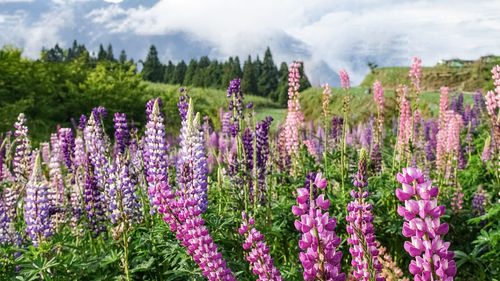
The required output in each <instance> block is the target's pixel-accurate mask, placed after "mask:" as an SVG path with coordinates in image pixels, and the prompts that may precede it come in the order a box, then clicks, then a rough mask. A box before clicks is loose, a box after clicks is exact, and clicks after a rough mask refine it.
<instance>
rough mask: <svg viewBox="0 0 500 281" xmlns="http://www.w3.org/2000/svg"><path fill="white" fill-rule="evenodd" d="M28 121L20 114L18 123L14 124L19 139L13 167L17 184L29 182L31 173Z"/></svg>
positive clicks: (16, 142)
mask: <svg viewBox="0 0 500 281" xmlns="http://www.w3.org/2000/svg"><path fill="white" fill-rule="evenodd" d="M26 121H27V120H26V118H25V117H24V113H20V114H19V116H18V117H17V122H16V123H14V127H15V128H16V131H15V132H14V136H16V137H17V138H16V140H15V144H17V146H16V152H15V153H14V158H13V160H12V166H13V171H14V176H15V178H16V181H17V182H19V181H25V180H27V179H28V177H29V171H30V162H31V161H30V159H31V145H30V141H29V139H28V127H27V126H26Z"/></svg>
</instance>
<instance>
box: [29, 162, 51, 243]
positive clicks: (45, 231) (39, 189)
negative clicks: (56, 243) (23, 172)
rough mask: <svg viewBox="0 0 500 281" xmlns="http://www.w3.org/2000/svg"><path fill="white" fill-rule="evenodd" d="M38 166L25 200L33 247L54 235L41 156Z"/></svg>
mask: <svg viewBox="0 0 500 281" xmlns="http://www.w3.org/2000/svg"><path fill="white" fill-rule="evenodd" d="M36 159H37V160H36V164H35V168H34V170H33V173H32V174H31V177H30V180H29V181H28V183H27V184H26V198H24V220H25V221H26V232H27V233H28V235H29V237H30V238H31V240H32V241H33V246H35V247H38V243H39V242H41V241H43V240H45V239H46V238H47V237H50V236H51V235H52V232H51V227H50V216H49V209H50V208H51V204H50V199H49V193H48V191H47V186H46V185H45V183H44V182H43V179H42V171H41V169H42V168H41V164H40V156H39V155H37V157H36Z"/></svg>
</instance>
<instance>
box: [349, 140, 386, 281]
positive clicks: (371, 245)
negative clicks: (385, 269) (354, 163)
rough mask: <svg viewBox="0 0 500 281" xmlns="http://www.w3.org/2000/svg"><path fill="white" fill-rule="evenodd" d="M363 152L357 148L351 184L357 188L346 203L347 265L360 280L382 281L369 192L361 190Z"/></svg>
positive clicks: (363, 170) (364, 157)
mask: <svg viewBox="0 0 500 281" xmlns="http://www.w3.org/2000/svg"><path fill="white" fill-rule="evenodd" d="M366 169H367V155H366V151H365V150H364V149H362V150H361V153H360V158H359V163H358V172H357V173H356V175H355V176H354V186H355V187H356V188H357V189H353V190H352V191H351V196H352V198H353V201H351V202H350V203H349V204H348V205H347V210H348V211H349V214H348V215H347V216H346V220H347V221H348V222H349V224H348V225H347V233H349V234H350V236H349V237H348V238H347V242H348V243H349V244H351V245H352V247H351V248H350V249H349V252H350V253H351V255H352V261H351V264H352V266H353V267H354V273H353V274H354V277H355V278H357V279H359V280H361V279H363V280H377V281H383V280H385V278H384V277H382V276H381V275H380V272H381V270H382V265H381V264H380V263H379V261H378V259H377V256H378V250H377V245H376V242H375V240H376V237H375V234H374V232H375V229H374V227H373V225H372V221H373V215H372V213H371V209H372V205H371V204H368V203H367V202H366V198H367V197H368V195H369V194H370V193H369V191H368V190H366V189H364V188H365V187H367V186H368V181H367V176H366V172H367V171H366Z"/></svg>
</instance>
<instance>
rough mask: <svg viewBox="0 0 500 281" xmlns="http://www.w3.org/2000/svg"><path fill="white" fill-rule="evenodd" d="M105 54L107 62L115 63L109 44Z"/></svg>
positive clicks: (111, 47)
mask: <svg viewBox="0 0 500 281" xmlns="http://www.w3.org/2000/svg"><path fill="white" fill-rule="evenodd" d="M106 53H107V58H108V60H109V61H115V56H114V55H113V46H111V43H109V45H108V51H107V52H106Z"/></svg>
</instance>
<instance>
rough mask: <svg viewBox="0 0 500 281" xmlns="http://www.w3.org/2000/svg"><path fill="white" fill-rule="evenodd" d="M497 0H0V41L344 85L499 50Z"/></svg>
mask: <svg viewBox="0 0 500 281" xmlns="http://www.w3.org/2000/svg"><path fill="white" fill-rule="evenodd" d="M499 15H500V1H491V0H490V1H481V0H475V1H469V0H449V1H448V0H446V1H404V0H386V1H369V0H364V1H353V0H340V1H337V0H335V1H334V0H309V1H304V0H252V1H246V0H225V1H224V0H160V1H154V0H142V1H141V0H129V1H128V0H122V1H120V0H106V1H104V0H52V1H50V0H46V1H40V0H39V1H37V0H0V45H5V44H12V45H15V46H18V47H22V48H23V49H24V54H25V55H26V56H28V57H31V58H37V57H38V56H39V54H40V50H41V48H42V47H43V46H46V47H52V46H53V45H54V44H56V43H59V44H60V45H62V46H64V47H68V46H70V44H71V43H72V42H73V39H77V40H78V42H79V43H84V44H85V45H86V46H87V48H88V49H90V50H94V51H97V49H98V46H99V43H103V44H104V45H107V44H108V43H111V44H113V48H114V53H115V56H117V55H118V54H119V52H120V50H121V49H125V50H126V52H127V54H128V55H129V56H132V57H134V58H135V59H136V60H138V59H141V58H144V57H145V56H146V53H147V50H148V49H149V46H150V45H151V44H155V45H156V47H157V49H158V50H159V54H160V59H161V60H162V61H163V62H166V61H168V60H172V61H174V62H177V61H179V60H181V59H184V60H189V59H190V58H192V57H196V58H198V57H200V56H203V55H208V56H209V57H210V58H217V59H226V58H227V57H229V56H235V55H239V56H240V59H244V58H246V56H247V55H248V54H251V55H252V57H255V56H256V55H257V54H260V56H261V58H262V55H263V52H264V50H265V48H266V46H270V47H271V50H272V52H273V55H274V60H275V63H276V64H278V63H279V62H281V61H287V62H290V61H293V60H302V61H304V62H305V67H306V72H307V74H308V75H309V78H310V80H311V81H312V82H313V83H314V84H316V85H317V84H319V83H324V82H329V83H331V84H333V85H338V76H337V74H336V73H337V72H338V70H340V69H342V68H345V69H346V70H347V71H348V72H349V73H350V75H351V79H352V80H353V83H354V84H358V83H360V82H361V81H362V79H363V77H364V75H365V74H366V73H367V72H368V67H367V62H369V61H371V62H375V63H377V64H378V65H379V66H409V65H410V62H411V58H412V57H413V56H418V57H421V58H422V64H423V65H429V66H430V65H434V64H436V63H437V61H439V60H440V59H449V58H456V57H459V58H463V59H475V58H478V57H479V56H482V55H486V54H497V55H498V54H500V16H499Z"/></svg>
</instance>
